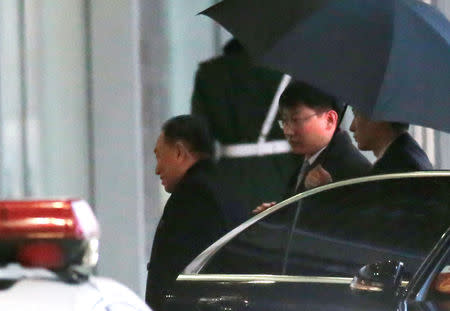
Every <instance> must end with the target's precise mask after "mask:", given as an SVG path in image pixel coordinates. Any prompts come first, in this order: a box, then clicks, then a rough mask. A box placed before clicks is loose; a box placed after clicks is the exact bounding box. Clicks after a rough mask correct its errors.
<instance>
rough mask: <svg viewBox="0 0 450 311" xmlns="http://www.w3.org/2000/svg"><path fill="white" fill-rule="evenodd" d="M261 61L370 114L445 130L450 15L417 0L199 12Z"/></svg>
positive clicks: (292, 0)
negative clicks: (221, 27)
mask: <svg viewBox="0 0 450 311" xmlns="http://www.w3.org/2000/svg"><path fill="white" fill-rule="evenodd" d="M201 14H205V15H207V16H209V17H211V18H212V19H214V20H216V21H217V22H218V23H220V24H221V25H222V26H223V27H224V28H226V29H227V30H228V31H230V32H231V33H232V34H233V35H234V36H235V37H236V38H238V39H239V40H240V41H241V42H242V44H243V45H245V46H246V48H247V49H248V50H249V52H250V54H251V55H252V57H254V58H255V59H256V61H257V62H258V63H260V64H263V65H266V66H268V67H271V68H274V69H277V70H280V71H282V72H285V73H288V74H290V75H292V76H293V77H294V78H295V79H298V80H303V81H306V82H308V83H310V84H312V85H313V86H315V87H318V88H320V89H322V90H324V91H327V92H329V93H331V94H333V95H335V96H337V97H338V98H339V99H341V100H343V101H344V102H346V103H347V104H349V105H351V106H353V107H355V108H357V109H358V110H360V111H361V112H363V113H364V114H365V115H367V116H368V117H370V118H372V119H375V120H388V121H400V122H408V123H415V124H420V125H424V126H428V127H433V128H436V129H440V130H445V131H448V132H450V122H449V121H450V117H449V116H450V22H449V21H448V19H447V18H446V17H445V16H444V15H443V14H442V13H440V12H439V11H438V10H436V9H435V8H433V7H431V6H430V5H428V4H425V3H423V2H419V1H417V0H278V1H274V0H225V1H223V2H220V3H218V4H216V5H214V6H212V7H210V8H209V9H207V10H205V11H203V12H201Z"/></svg>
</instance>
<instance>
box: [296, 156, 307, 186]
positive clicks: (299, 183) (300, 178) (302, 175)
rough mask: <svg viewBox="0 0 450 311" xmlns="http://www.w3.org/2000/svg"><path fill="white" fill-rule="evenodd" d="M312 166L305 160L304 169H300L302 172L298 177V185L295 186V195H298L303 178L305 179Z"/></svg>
mask: <svg viewBox="0 0 450 311" xmlns="http://www.w3.org/2000/svg"><path fill="white" fill-rule="evenodd" d="M309 167H310V164H309V161H308V160H304V161H303V164H302V167H301V168H300V172H299V173H298V176H297V183H296V184H295V194H297V193H298V190H299V187H300V185H301V184H302V181H303V178H304V177H305V174H306V172H307V171H308V170H309Z"/></svg>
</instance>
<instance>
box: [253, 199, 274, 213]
mask: <svg viewBox="0 0 450 311" xmlns="http://www.w3.org/2000/svg"><path fill="white" fill-rule="evenodd" d="M275 204H277V202H266V203H262V204H261V205H259V206H258V207H257V208H255V209H254V210H253V211H252V213H253V214H259V213H261V212H263V211H265V210H266V209H268V208H269V207H272V206H274V205H275Z"/></svg>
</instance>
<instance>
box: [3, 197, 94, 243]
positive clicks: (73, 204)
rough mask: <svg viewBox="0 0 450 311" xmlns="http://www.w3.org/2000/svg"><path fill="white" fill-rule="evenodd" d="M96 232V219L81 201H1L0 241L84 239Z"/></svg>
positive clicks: (87, 206)
mask: <svg viewBox="0 0 450 311" xmlns="http://www.w3.org/2000/svg"><path fill="white" fill-rule="evenodd" d="M80 210H82V211H83V212H80ZM98 235H99V229H98V223H97V220H96V219H95V216H94V214H93V213H92V210H91V209H90V207H89V205H88V204H87V203H86V202H84V201H81V200H33V201H0V240H5V239H7V240H10V239H13V238H19V239H22V238H27V239H29V238H53V239H54V238H62V239H64V238H72V239H85V238H88V237H98Z"/></svg>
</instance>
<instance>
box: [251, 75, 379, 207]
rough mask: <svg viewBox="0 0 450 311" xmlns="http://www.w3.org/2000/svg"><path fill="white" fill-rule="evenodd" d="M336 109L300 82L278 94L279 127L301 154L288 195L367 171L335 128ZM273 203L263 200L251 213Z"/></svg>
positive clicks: (331, 100)
mask: <svg viewBox="0 0 450 311" xmlns="http://www.w3.org/2000/svg"><path fill="white" fill-rule="evenodd" d="M339 111H340V109H339V107H338V106H337V104H336V101H335V99H334V98H333V97H331V96H328V95H327V94H325V93H323V92H321V91H320V90H318V89H316V88H313V87H311V86H309V85H307V84H306V83H303V82H298V81H297V82H293V83H291V84H290V85H289V86H288V87H287V88H286V90H285V91H284V93H283V94H282V95H281V97H280V110H279V113H280V126H281V127H282V129H283V132H284V135H285V137H286V139H287V140H288V142H289V144H290V145H291V148H292V151H293V153H295V154H299V155H303V156H304V160H303V163H302V165H301V166H300V168H299V169H298V170H296V171H295V173H294V175H293V176H292V178H291V181H290V183H289V186H288V187H289V189H288V195H294V194H296V193H299V192H302V191H304V190H306V189H310V188H313V187H317V186H320V185H323V184H326V183H329V182H332V181H339V180H343V179H348V178H353V177H359V176H364V175H367V174H368V172H369V171H370V169H371V165H370V162H369V161H368V160H367V159H366V158H365V157H364V156H363V155H362V154H361V153H360V152H359V151H358V150H357V148H356V147H355V146H353V144H352V142H351V140H350V137H349V135H348V134H347V133H346V132H344V131H342V130H340V129H337V127H338V124H339V117H340V116H339ZM274 204H275V202H270V203H263V204H261V205H260V206H258V207H257V208H256V209H255V210H254V212H255V213H258V212H261V211H262V210H265V209H267V208H268V207H270V206H272V205H274Z"/></svg>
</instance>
